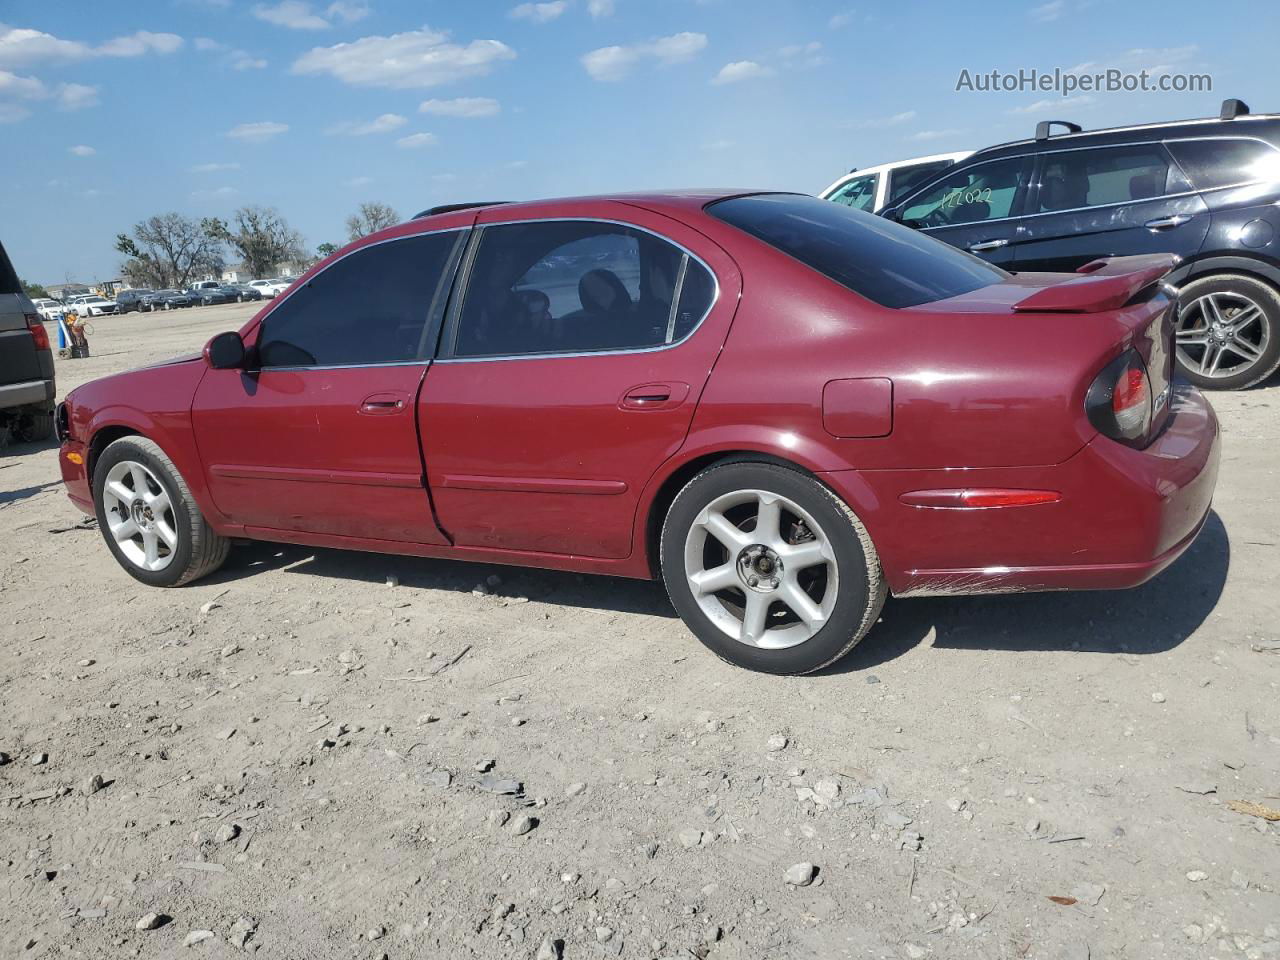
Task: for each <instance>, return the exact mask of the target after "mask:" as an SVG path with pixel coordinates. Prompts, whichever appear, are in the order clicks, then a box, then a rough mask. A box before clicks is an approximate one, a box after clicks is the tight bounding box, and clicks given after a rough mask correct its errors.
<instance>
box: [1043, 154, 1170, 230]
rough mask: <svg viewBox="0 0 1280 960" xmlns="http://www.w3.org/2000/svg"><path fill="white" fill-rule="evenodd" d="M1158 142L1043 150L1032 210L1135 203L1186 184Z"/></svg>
mask: <svg viewBox="0 0 1280 960" xmlns="http://www.w3.org/2000/svg"><path fill="white" fill-rule="evenodd" d="M1189 188H1190V185H1189V184H1188V183H1187V182H1186V180H1185V178H1184V177H1183V176H1182V173H1181V171H1179V170H1178V168H1177V167H1176V166H1175V165H1173V164H1172V163H1170V161H1169V155H1168V153H1166V152H1165V150H1164V148H1163V147H1161V146H1160V144H1158V143H1150V144H1140V145H1138V146H1131V147H1100V148H1098V149H1094V150H1071V151H1067V152H1064V153H1050V154H1046V155H1045V157H1044V160H1043V166H1042V168H1041V173H1040V195H1039V199H1038V200H1037V202H1036V207H1035V209H1034V210H1033V211H1031V212H1033V213H1050V212H1053V211H1056V210H1077V209H1080V208H1083V207H1097V206H1103V205H1106V204H1116V203H1136V202H1138V201H1141V200H1151V199H1153V198H1155V197H1162V196H1165V195H1166V194H1169V193H1180V192H1183V191H1185V190H1188V189H1189Z"/></svg>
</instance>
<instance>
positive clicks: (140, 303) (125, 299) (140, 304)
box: [116, 289, 156, 313]
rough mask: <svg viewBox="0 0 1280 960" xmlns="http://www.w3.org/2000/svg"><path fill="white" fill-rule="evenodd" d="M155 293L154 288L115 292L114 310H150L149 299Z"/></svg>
mask: <svg viewBox="0 0 1280 960" xmlns="http://www.w3.org/2000/svg"><path fill="white" fill-rule="evenodd" d="M155 295H156V292H155V291H154V290H138V289H129V290H121V291H120V292H119V293H118V294H116V311H117V312H118V313H128V312H129V311H130V310H137V311H138V312H139V313H141V312H142V311H143V310H150V309H151V302H150V301H151V298H152V297H154V296H155Z"/></svg>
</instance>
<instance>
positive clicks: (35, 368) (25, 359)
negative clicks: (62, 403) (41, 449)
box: [0, 244, 54, 446]
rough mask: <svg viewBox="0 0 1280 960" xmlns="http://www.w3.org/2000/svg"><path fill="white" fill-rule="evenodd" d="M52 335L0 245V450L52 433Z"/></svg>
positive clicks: (45, 438)
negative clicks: (6, 443) (5, 446)
mask: <svg viewBox="0 0 1280 960" xmlns="http://www.w3.org/2000/svg"><path fill="white" fill-rule="evenodd" d="M53 394H54V386H53V351H52V350H51V349H50V348H49V334H48V331H46V330H45V327H44V323H43V322H42V320H41V318H40V314H39V313H37V312H36V306H35V304H34V303H32V302H31V300H30V298H29V297H27V295H26V294H25V293H23V292H22V283H21V282H20V281H19V280H18V274H17V273H16V272H15V271H14V269H13V264H11V263H10V262H9V257H8V254H6V253H5V252H4V246H3V245H2V244H0V446H3V445H4V443H5V442H7V441H8V440H9V439H10V438H11V437H12V438H13V439H15V440H22V441H35V440H47V439H48V438H49V437H50V436H52V435H53Z"/></svg>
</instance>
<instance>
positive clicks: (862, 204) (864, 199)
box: [827, 173, 880, 210]
mask: <svg viewBox="0 0 1280 960" xmlns="http://www.w3.org/2000/svg"><path fill="white" fill-rule="evenodd" d="M879 179H880V178H879V176H878V175H876V174H874V173H873V174H870V175H869V176H865V177H855V178H854V179H852V180H850V181H849V182H848V183H846V184H845V185H844V186H842V187H840V188H838V189H837V190H836V191H835V192H834V193H832V194H831V195H830V196H829V197H827V199H828V200H831V201H834V202H835V203H840V204H843V205H844V206H846V207H853V209H855V210H874V209H875V205H876V183H877V181H878V180H879Z"/></svg>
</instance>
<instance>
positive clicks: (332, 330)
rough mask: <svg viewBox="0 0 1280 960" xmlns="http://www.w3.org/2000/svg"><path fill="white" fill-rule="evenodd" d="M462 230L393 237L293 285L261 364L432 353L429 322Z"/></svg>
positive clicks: (270, 322)
mask: <svg viewBox="0 0 1280 960" xmlns="http://www.w3.org/2000/svg"><path fill="white" fill-rule="evenodd" d="M460 235H461V234H460V231H457V230H448V231H444V232H442V233H427V234H421V235H419V236H413V237H405V238H403V239H399V240H388V241H384V242H382V243H375V244H372V245H371V246H367V247H363V248H361V249H359V250H357V251H355V252H354V253H351V254H348V255H347V256H345V257H343V258H342V259H340V260H336V261H334V263H333V264H332V265H331V266H329V267H328V268H327V269H325V270H323V271H322V272H320V273H318V274H317V275H316V276H314V277H312V278H311V280H309V281H308V282H307V283H306V284H303V285H302V286H295V287H292V288H290V292H289V294H288V296H287V297H286V299H285V300H284V301H283V302H282V303H281V304H280V305H279V306H278V307H276V309H274V310H272V311H271V313H269V314H268V315H267V318H266V319H265V320H264V321H263V322H262V332H261V333H260V334H259V336H258V363H259V364H260V365H261V366H262V367H264V368H265V367H332V366H350V365H361V366H363V365H369V364H378V363H407V362H412V361H414V360H422V359H424V358H425V357H427V356H428V355H429V353H430V345H429V344H428V343H427V342H426V340H427V332H428V331H427V320H428V317H429V316H430V314H431V310H432V301H433V299H434V298H435V296H436V294H437V288H438V287H439V286H440V281H441V278H442V277H443V276H444V274H445V269H446V266H447V265H448V263H449V261H450V259H451V255H452V253H453V251H454V248H455V247H456V246H457V243H458V239H459V237H460Z"/></svg>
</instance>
